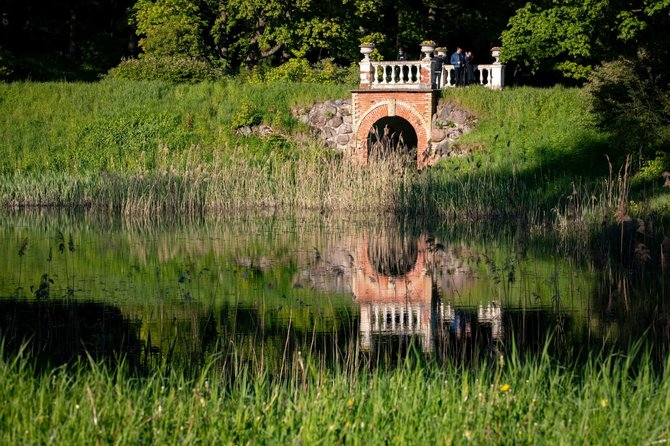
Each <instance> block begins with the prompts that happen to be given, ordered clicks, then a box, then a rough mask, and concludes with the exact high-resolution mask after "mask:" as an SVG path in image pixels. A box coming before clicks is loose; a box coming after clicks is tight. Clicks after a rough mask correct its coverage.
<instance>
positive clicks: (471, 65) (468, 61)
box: [465, 51, 475, 85]
mask: <svg viewBox="0 0 670 446" xmlns="http://www.w3.org/2000/svg"><path fill="white" fill-rule="evenodd" d="M474 59H475V56H473V55H472V51H466V52H465V85H470V84H473V83H474V82H475V60H474Z"/></svg>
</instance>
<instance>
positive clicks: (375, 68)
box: [370, 60, 425, 89]
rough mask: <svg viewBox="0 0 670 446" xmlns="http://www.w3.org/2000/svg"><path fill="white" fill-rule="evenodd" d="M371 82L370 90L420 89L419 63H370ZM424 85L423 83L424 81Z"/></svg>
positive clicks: (420, 64) (420, 63)
mask: <svg viewBox="0 0 670 446" xmlns="http://www.w3.org/2000/svg"><path fill="white" fill-rule="evenodd" d="M370 66H371V69H372V79H371V80H372V82H371V84H370V88H408V89H415V88H421V87H422V83H421V66H422V62H421V61H420V60H419V61H399V62H370ZM424 83H425V81H424Z"/></svg>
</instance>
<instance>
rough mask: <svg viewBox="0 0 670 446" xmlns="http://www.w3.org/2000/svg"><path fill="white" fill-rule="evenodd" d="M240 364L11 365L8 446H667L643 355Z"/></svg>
mask: <svg viewBox="0 0 670 446" xmlns="http://www.w3.org/2000/svg"><path fill="white" fill-rule="evenodd" d="M239 359H240V358H239V357H237V358H236V357H229V358H227V359H226V358H216V357H213V358H211V360H210V362H209V364H210V365H209V366H208V367H207V368H205V369H204V370H202V371H201V372H200V373H198V374H196V375H195V376H191V377H189V376H185V375H184V373H183V372H179V371H174V372H172V373H169V374H167V375H164V374H160V373H155V374H150V375H148V376H145V377H138V376H132V375H130V374H128V373H127V372H126V371H125V370H124V369H123V368H120V369H117V370H116V371H113V370H110V369H108V368H106V367H105V366H103V365H100V364H95V363H92V364H89V365H86V364H84V365H80V366H76V367H73V368H69V369H65V368H59V369H56V370H54V371H52V372H49V373H36V372H34V371H33V370H32V369H31V367H30V361H29V360H27V359H26V358H24V357H21V356H19V357H6V358H5V359H3V360H2V361H0V389H1V391H2V395H3V404H2V405H1V406H0V438H1V441H2V443H4V444H18V443H22V444H23V443H37V444H47V443H55V444H74V443H79V444H83V443H85V444H94V443H97V444H177V443H179V444H181V443H185V444H212V443H216V444H249V443H260V444H294V443H301V444H341V443H346V444H366V445H377V444H416V443H417V442H420V443H425V444H529V445H530V444H566V445H574V444H657V443H658V444H661V443H664V442H666V441H667V439H668V436H669V435H670V427H669V426H668V423H667V420H668V419H669V417H670V377H669V376H668V374H667V371H664V372H658V371H655V370H654V367H653V366H652V365H651V362H650V361H649V359H648V357H647V356H645V355H644V354H639V353H636V350H635V349H632V350H631V353H630V354H629V355H618V356H615V355H611V356H608V355H603V356H601V357H598V358H595V357H594V358H592V359H590V360H588V361H586V363H585V364H583V365H573V366H564V365H560V363H557V362H556V361H555V360H553V359H552V358H551V357H549V356H548V355H547V354H546V353H545V354H542V355H541V356H540V357H536V358H521V357H519V355H518V354H515V353H512V354H511V355H509V356H508V357H506V358H500V359H499V360H497V361H495V362H493V363H491V364H489V365H488V366H483V367H480V368H479V369H468V368H464V367H461V366H458V365H447V366H444V367H440V366H437V365H436V364H434V363H421V362H418V363H417V362H416V361H414V360H411V359H407V360H404V361H401V364H400V365H399V366H397V367H394V368H392V369H372V371H370V370H368V369H366V367H365V365H364V364H358V365H356V364H353V363H350V365H349V366H342V367H340V368H337V369H335V370H332V369H331V370H328V369H326V368H325V367H323V366H322V365H320V363H319V362H318V361H314V360H313V359H312V358H309V357H307V358H302V357H300V356H297V355H296V357H295V358H293V362H292V366H291V367H290V368H289V369H287V370H286V372H285V373H284V374H283V378H279V377H277V376H276V375H272V374H270V373H268V372H267V371H266V370H262V369H251V368H249V367H248V366H245V365H244V363H243V362H240V361H238V360H239ZM666 370H667V367H666ZM27 401H29V402H30V404H26V402H27Z"/></svg>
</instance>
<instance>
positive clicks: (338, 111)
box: [292, 99, 477, 164]
mask: <svg viewBox="0 0 670 446" xmlns="http://www.w3.org/2000/svg"><path fill="white" fill-rule="evenodd" d="M292 114H293V116H294V117H295V118H297V119H298V120H299V121H300V122H302V123H303V124H307V125H308V126H309V127H310V128H311V130H312V133H313V134H314V135H315V136H316V137H318V138H319V139H321V140H322V141H323V142H324V143H325V144H326V146H328V147H330V148H332V149H334V150H337V151H340V152H344V153H346V152H348V151H349V150H350V149H351V144H352V143H353V138H354V134H353V126H352V117H351V101H350V100H345V99H337V100H329V101H323V102H317V103H315V104H314V105H312V106H311V107H309V106H301V107H296V108H294V109H293V110H292ZM476 123H477V119H476V118H475V117H474V116H473V115H472V114H471V113H469V112H467V111H466V110H463V109H459V108H457V107H456V106H455V105H454V104H453V103H451V102H444V103H442V102H441V103H440V104H438V106H437V111H436V113H435V114H434V115H433V119H432V126H431V127H432V129H431V153H430V154H429V155H428V157H429V159H430V162H429V164H435V163H436V162H438V161H439V160H440V159H442V158H446V157H451V156H463V155H466V154H467V153H470V152H471V151H472V147H471V146H462V145H460V144H456V141H458V139H459V138H460V137H461V136H462V135H464V134H466V133H468V132H470V130H472V128H473V127H474V125H475V124H476Z"/></svg>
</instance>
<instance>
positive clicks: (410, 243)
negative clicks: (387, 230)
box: [367, 236, 418, 277]
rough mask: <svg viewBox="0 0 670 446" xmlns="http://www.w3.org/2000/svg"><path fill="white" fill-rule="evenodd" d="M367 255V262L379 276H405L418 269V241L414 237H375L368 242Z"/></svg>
mask: <svg viewBox="0 0 670 446" xmlns="http://www.w3.org/2000/svg"><path fill="white" fill-rule="evenodd" d="M367 255H368V257H367V260H368V261H369V262H370V264H371V265H372V266H373V267H374V268H375V269H376V271H377V272H378V273H379V274H382V275H385V276H392V277H399V276H404V275H405V274H407V273H409V272H410V271H412V270H413V269H415V268H416V262H417V256H418V246H417V240H416V239H415V238H412V237H409V238H402V237H400V238H397V237H389V236H387V237H373V238H372V240H371V241H370V242H368V249H367Z"/></svg>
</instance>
